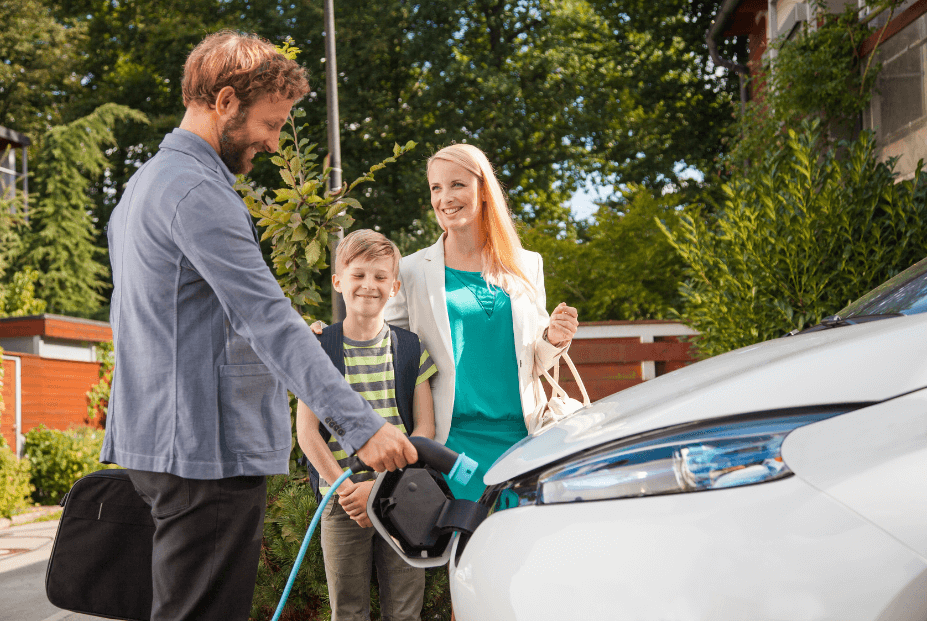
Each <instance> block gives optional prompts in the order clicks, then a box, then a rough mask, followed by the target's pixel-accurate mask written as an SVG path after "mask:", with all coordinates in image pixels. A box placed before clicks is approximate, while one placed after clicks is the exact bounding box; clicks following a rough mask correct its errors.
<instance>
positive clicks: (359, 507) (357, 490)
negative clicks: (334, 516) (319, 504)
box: [338, 481, 373, 528]
mask: <svg viewBox="0 0 927 621" xmlns="http://www.w3.org/2000/svg"><path fill="white" fill-rule="evenodd" d="M371 489H373V481H363V482H361V483H358V484H357V485H355V486H354V489H352V490H351V492H350V493H349V494H347V495H344V496H342V495H340V494H339V499H338V502H339V503H341V507H342V508H343V509H344V512H345V513H347V514H348V517H350V518H351V519H352V520H354V521H355V522H357V523H358V525H360V526H361V527H362V528H368V527H370V526H373V524H372V523H371V522H370V518H368V517H367V499H368V498H369V497H370V490H371Z"/></svg>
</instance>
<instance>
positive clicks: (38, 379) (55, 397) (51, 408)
mask: <svg viewBox="0 0 927 621" xmlns="http://www.w3.org/2000/svg"><path fill="white" fill-rule="evenodd" d="M6 354H7V355H15V356H17V357H18V358H19V359H20V360H21V361H22V362H21V364H22V368H21V374H22V433H26V432H28V431H29V430H30V429H32V428H33V427H35V426H37V425H39V424H43V425H45V426H46V427H49V428H51V429H67V428H68V427H71V426H75V425H85V424H86V419H87V391H89V390H90V388H91V387H92V386H93V385H94V384H96V383H97V382H98V381H99V370H100V365H99V363H96V362H77V361H73V360H53V359H49V358H41V357H39V356H35V355H32V354H20V353H16V354H14V353H13V352H6ZM3 368H4V371H5V373H4V380H3V403H4V412H3V414H2V419H0V432H2V434H3V437H5V438H6V440H7V442H8V443H9V445H10V446H11V447H12V446H15V437H14V433H15V425H16V410H15V387H16V386H15V384H16V377H15V363H14V362H13V361H12V360H4V361H3Z"/></svg>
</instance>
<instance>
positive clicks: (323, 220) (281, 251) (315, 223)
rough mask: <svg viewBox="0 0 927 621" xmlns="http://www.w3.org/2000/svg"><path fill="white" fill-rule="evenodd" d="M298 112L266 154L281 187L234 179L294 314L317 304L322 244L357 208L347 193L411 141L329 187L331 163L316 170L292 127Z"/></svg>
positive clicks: (319, 300) (309, 149)
mask: <svg viewBox="0 0 927 621" xmlns="http://www.w3.org/2000/svg"><path fill="white" fill-rule="evenodd" d="M304 114H305V113H304V112H303V111H302V110H299V109H297V110H295V111H294V113H293V115H292V116H291V117H290V119H289V124H290V129H291V131H292V133H288V132H281V134H280V148H279V149H278V151H277V154H276V155H274V156H273V157H272V158H271V162H273V164H274V165H276V166H277V167H278V168H279V173H280V177H281V178H282V179H283V187H281V188H279V189H277V190H274V191H273V193H272V194H271V193H268V192H267V191H266V190H265V189H264V188H258V189H255V187H254V186H253V185H252V184H248V183H246V182H245V181H244V179H239V183H238V184H237V185H236V186H235V189H236V190H238V191H239V192H241V194H242V195H243V196H244V200H245V204H246V205H247V206H248V209H249V211H250V212H251V215H252V216H254V217H255V218H259V221H258V226H260V227H263V228H264V234H263V235H262V237H261V241H264V240H267V239H269V240H270V241H271V246H272V248H273V250H272V252H271V259H272V261H273V265H274V268H275V270H276V273H277V281H278V282H279V283H280V286H281V288H282V289H283V292H284V293H286V294H287V296H288V297H289V298H290V300H291V301H292V302H293V305H294V306H295V307H296V309H297V310H299V311H300V313H302V314H303V315H308V313H309V311H310V307H312V306H318V305H320V304H321V303H322V297H321V295H320V294H319V283H318V282H317V281H318V279H319V275H320V274H321V270H323V269H325V268H326V267H328V262H327V258H328V255H327V249H328V245H329V243H330V241H331V240H332V236H333V235H334V233H335V232H336V231H337V230H338V229H347V228H348V227H350V226H351V225H352V224H353V223H354V218H353V217H352V216H351V214H349V213H348V212H349V210H353V209H360V208H361V205H360V202H359V201H358V200H357V199H356V198H353V197H349V196H348V194H350V193H351V191H352V190H354V189H355V188H356V187H357V186H359V185H361V184H363V183H369V182H371V181H373V180H374V173H375V172H377V171H379V170H381V169H383V168H385V167H386V165H387V164H388V163H392V162H395V161H396V158H398V157H399V156H401V155H402V154H404V153H406V152H408V151H409V150H411V149H412V148H414V147H415V143H414V142H412V141H409V142H407V143H406V144H405V145H404V146H401V147H400V146H399V145H398V144H397V145H394V146H393V154H392V156H390V157H388V158H386V159H384V160H383V161H382V162H380V163H377V164H374V165H373V166H371V167H370V170H368V171H367V172H366V173H364V174H363V175H362V176H360V177H358V178H357V179H355V180H354V181H353V182H352V183H351V184H350V185H348V184H347V183H345V184H343V185H342V187H341V188H338V189H337V190H335V191H332V190H330V189H329V183H328V180H329V177H330V175H331V172H332V171H331V168H329V167H328V166H327V162H326V166H324V167H323V168H322V170H321V171H318V170H317V169H318V164H316V160H317V159H318V156H317V155H316V154H315V153H314V152H313V151H314V149H315V145H309V144H308V143H309V139H308V138H299V129H305V125H304V126H303V127H302V128H297V126H296V119H297V118H300V117H302V116H304Z"/></svg>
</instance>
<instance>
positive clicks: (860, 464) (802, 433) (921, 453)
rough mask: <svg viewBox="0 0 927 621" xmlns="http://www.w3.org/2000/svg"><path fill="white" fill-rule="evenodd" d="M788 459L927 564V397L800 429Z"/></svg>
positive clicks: (785, 448)
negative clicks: (907, 547) (909, 548)
mask: <svg viewBox="0 0 927 621" xmlns="http://www.w3.org/2000/svg"><path fill="white" fill-rule="evenodd" d="M782 458H783V461H785V463H786V465H788V466H789V468H791V470H792V471H793V472H794V473H795V475H796V476H798V477H800V478H802V479H804V480H805V481H807V482H808V483H809V484H811V485H813V486H814V487H816V488H817V489H820V490H821V491H823V492H824V493H826V494H828V495H830V496H831V497H833V498H835V499H836V500H838V501H839V502H842V503H844V504H845V505H846V506H847V507H849V508H851V509H852V510H854V511H856V512H857V513H859V514H860V515H861V516H863V517H864V518H866V519H867V520H870V521H872V522H873V523H874V524H876V525H877V526H879V527H880V528H883V529H885V530H886V531H888V532H889V533H891V534H892V535H893V536H895V537H897V538H898V539H899V540H900V541H901V542H903V543H904V544H905V545H908V546H910V547H911V549H913V550H914V551H916V552H917V553H918V554H920V555H921V558H923V559H924V560H925V561H927V390H921V391H918V392H915V393H912V394H908V395H904V396H902V397H899V398H897V399H892V400H890V401H887V402H885V403H880V404H878V405H875V406H872V407H869V408H864V409H862V410H856V411H855V412H850V413H848V414H844V415H842V416H837V417H834V418H830V419H828V420H824V421H820V422H818V423H815V424H813V425H807V426H805V427H799V428H798V429H796V430H795V431H793V432H792V433H790V434H789V435H788V437H786V439H785V441H784V442H783V443H782ZM924 599H925V600H927V592H925V593H924Z"/></svg>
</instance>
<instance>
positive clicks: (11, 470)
mask: <svg viewBox="0 0 927 621" xmlns="http://www.w3.org/2000/svg"><path fill="white" fill-rule="evenodd" d="M29 477H30V473H29V459H28V458H23V459H21V460H19V459H16V455H14V454H13V451H12V450H11V449H10V447H9V446H7V443H6V439H4V438H3V436H0V517H6V518H8V517H12V516H13V514H14V513H15V512H17V511H18V510H20V509H25V508H26V507H27V506H29V496H30V495H31V494H32V490H33V487H32V484H31V483H30V482H29Z"/></svg>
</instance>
